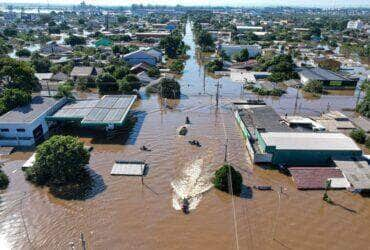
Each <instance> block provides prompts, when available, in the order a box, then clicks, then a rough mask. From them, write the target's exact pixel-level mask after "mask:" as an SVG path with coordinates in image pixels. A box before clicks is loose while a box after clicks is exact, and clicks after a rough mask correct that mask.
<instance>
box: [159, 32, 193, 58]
mask: <svg viewBox="0 0 370 250" xmlns="http://www.w3.org/2000/svg"><path fill="white" fill-rule="evenodd" d="M159 46H160V48H161V49H164V52H165V54H166V56H167V57H168V58H171V59H177V58H179V57H184V56H185V55H186V51H187V49H188V47H187V45H185V43H184V42H183V41H182V35H181V32H180V31H179V30H174V31H173V32H172V33H171V34H170V35H169V36H166V37H164V38H162V39H161V40H160V43H159Z"/></svg>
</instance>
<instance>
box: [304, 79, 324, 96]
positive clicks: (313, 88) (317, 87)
mask: <svg viewBox="0 0 370 250" xmlns="http://www.w3.org/2000/svg"><path fill="white" fill-rule="evenodd" d="M303 90H304V91H306V92H309V93H314V94H322V93H323V91H324V87H323V84H322V82H320V81H310V82H308V83H307V84H306V85H304V87H303Z"/></svg>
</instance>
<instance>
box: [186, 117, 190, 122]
mask: <svg viewBox="0 0 370 250" xmlns="http://www.w3.org/2000/svg"><path fill="white" fill-rule="evenodd" d="M185 124H190V119H189V116H187V117H186V119H185Z"/></svg>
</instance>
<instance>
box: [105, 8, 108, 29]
mask: <svg viewBox="0 0 370 250" xmlns="http://www.w3.org/2000/svg"><path fill="white" fill-rule="evenodd" d="M108 29H109V12H107V14H106V15H105V30H106V31H108Z"/></svg>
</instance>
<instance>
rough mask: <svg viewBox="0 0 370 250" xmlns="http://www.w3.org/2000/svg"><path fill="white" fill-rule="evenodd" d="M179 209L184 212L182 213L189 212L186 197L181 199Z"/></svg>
mask: <svg viewBox="0 0 370 250" xmlns="http://www.w3.org/2000/svg"><path fill="white" fill-rule="evenodd" d="M181 210H182V211H183V212H184V214H188V213H189V200H188V199H187V198H184V199H183V200H182V204H181Z"/></svg>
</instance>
